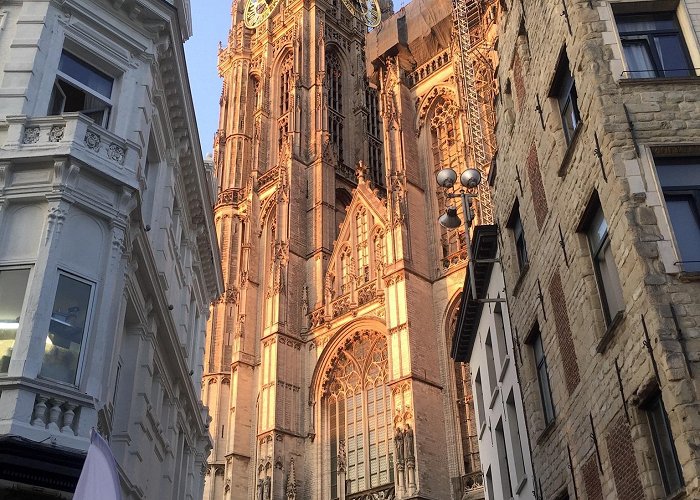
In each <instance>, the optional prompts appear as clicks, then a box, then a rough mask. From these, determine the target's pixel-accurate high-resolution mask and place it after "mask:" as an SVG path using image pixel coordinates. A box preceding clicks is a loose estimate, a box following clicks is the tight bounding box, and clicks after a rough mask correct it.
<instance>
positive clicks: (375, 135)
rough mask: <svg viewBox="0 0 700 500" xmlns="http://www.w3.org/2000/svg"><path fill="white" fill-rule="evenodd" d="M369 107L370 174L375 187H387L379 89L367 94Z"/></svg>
mask: <svg viewBox="0 0 700 500" xmlns="http://www.w3.org/2000/svg"><path fill="white" fill-rule="evenodd" d="M365 105H366V106H367V123H366V127H365V128H366V130H365V132H366V133H367V148H368V155H367V159H368V166H369V174H370V178H371V179H372V182H373V183H374V185H375V186H382V187H384V186H385V180H384V177H385V173H384V153H383V148H382V142H383V141H382V129H381V120H380V117H379V95H378V92H377V89H375V88H372V87H369V88H368V89H367V93H366V94H365Z"/></svg>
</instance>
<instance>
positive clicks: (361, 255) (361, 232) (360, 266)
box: [355, 207, 369, 283]
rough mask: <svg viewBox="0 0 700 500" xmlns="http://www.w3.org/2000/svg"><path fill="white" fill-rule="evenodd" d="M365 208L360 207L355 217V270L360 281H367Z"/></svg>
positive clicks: (366, 216)
mask: <svg viewBox="0 0 700 500" xmlns="http://www.w3.org/2000/svg"><path fill="white" fill-rule="evenodd" d="M368 217H369V215H368V214H367V210H366V209H365V208H364V207H361V208H360V209H359V210H358V211H357V216H356V217H355V232H356V236H357V272H358V273H359V276H358V278H359V280H360V282H361V283H366V282H367V281H369V229H368V224H369V223H368Z"/></svg>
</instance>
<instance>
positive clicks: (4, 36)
mask: <svg viewBox="0 0 700 500" xmlns="http://www.w3.org/2000/svg"><path fill="white" fill-rule="evenodd" d="M190 29H191V28H190V22H189V3H188V2H186V1H176V2H161V1H148V0H147V1H142V2H139V3H138V4H136V3H134V2H103V1H88V0H85V1H82V0H76V1H73V0H67V1H65V2H51V1H32V2H23V1H16V2H3V5H2V9H0V447H1V448H2V450H3V454H2V457H0V462H1V467H0V469H1V471H2V472H0V498H31V499H40V498H56V495H58V497H62V498H70V497H71V495H72V491H73V489H74V488H75V484H76V482H77V478H78V476H79V474H80V471H81V468H82V463H83V461H84V457H85V451H86V450H87V449H88V446H89V444H90V433H91V429H92V428H96V429H98V430H99V432H100V433H101V434H102V435H103V436H104V437H105V438H106V439H107V440H108V441H109V443H110V446H111V448H112V450H113V453H114V455H115V458H116V462H117V466H118V473H119V477H120V480H121V486H122V498H125V499H126V498H129V499H137V498H141V499H145V498H178V499H198V498H201V495H202V491H203V475H204V474H203V472H204V466H205V464H206V456H207V454H208V451H209V449H210V447H211V443H210V440H209V436H208V431H207V428H206V424H207V414H206V409H205V408H204V407H203V406H202V404H201V402H200V392H199V388H200V380H201V375H202V370H203V366H202V362H201V359H202V355H203V351H204V345H203V341H204V329H205V321H206V317H207V314H208V310H207V306H208V304H209V303H210V302H211V300H212V299H213V298H215V297H217V296H218V295H219V294H220V293H221V290H222V284H221V268H220V266H219V262H218V261H219V253H218V247H217V242H216V236H215V232H214V230H213V216H212V214H211V211H210V209H209V207H210V206H211V205H212V203H213V197H214V195H215V192H214V189H213V175H212V171H211V170H206V169H205V166H204V163H203V160H202V158H201V157H200V156H199V151H200V145H199V142H198V136H197V131H196V128H195V126H194V110H193V106H192V99H191V96H190V94H189V88H188V86H187V83H186V82H187V75H186V73H185V61H184V51H183V42H184V40H185V39H187V38H188V37H189V36H190Z"/></svg>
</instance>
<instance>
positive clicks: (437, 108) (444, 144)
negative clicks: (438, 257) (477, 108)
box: [430, 96, 466, 268]
mask: <svg viewBox="0 0 700 500" xmlns="http://www.w3.org/2000/svg"><path fill="white" fill-rule="evenodd" d="M458 116H459V110H458V109H457V106H456V105H455V103H454V101H452V100H451V99H446V98H445V97H442V96H440V97H438V98H437V99H436V101H435V103H434V104H433V106H432V118H431V121H430V139H431V146H432V153H433V169H434V173H437V172H438V171H439V170H440V169H443V168H452V169H453V170H454V171H455V172H462V171H463V170H465V168H466V164H465V162H464V158H465V155H464V154H463V152H462V151H461V148H460V147H459V142H460V141H459V138H458V135H459V128H458V121H457V117H458ZM433 178H434V176H433ZM435 193H436V195H437V200H438V208H439V210H440V211H442V210H444V209H445V207H447V206H448V204H450V203H452V202H451V200H450V199H448V198H447V197H446V196H445V195H446V193H445V190H444V189H442V188H440V187H439V186H437V183H435ZM455 208H457V214H458V215H459V218H460V219H462V220H464V214H463V210H462V205H461V204H456V205H455ZM440 241H441V245H442V257H443V266H444V267H445V268H447V267H449V266H450V265H451V264H452V263H453V262H455V261H457V262H458V261H460V258H459V256H460V254H461V252H462V251H463V250H464V230H463V228H462V226H460V227H459V228H456V229H449V230H448V229H445V228H442V235H441V238H440Z"/></svg>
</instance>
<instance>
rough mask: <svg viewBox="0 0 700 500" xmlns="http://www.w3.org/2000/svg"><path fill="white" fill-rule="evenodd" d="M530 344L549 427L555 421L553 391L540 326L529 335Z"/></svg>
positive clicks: (545, 418)
mask: <svg viewBox="0 0 700 500" xmlns="http://www.w3.org/2000/svg"><path fill="white" fill-rule="evenodd" d="M529 342H530V344H531V345H532V351H533V353H534V355H535V368H536V369H537V383H538V385H539V388H540V398H541V400H542V411H543V413H544V422H545V425H549V424H550V423H551V422H552V421H553V420H554V404H553V403H552V390H551V389H550V385H549V373H548V372H547V358H546V357H545V355H544V346H543V345H542V334H541V333H540V328H539V325H537V324H535V327H534V328H533V329H532V332H531V333H530V335H529Z"/></svg>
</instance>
